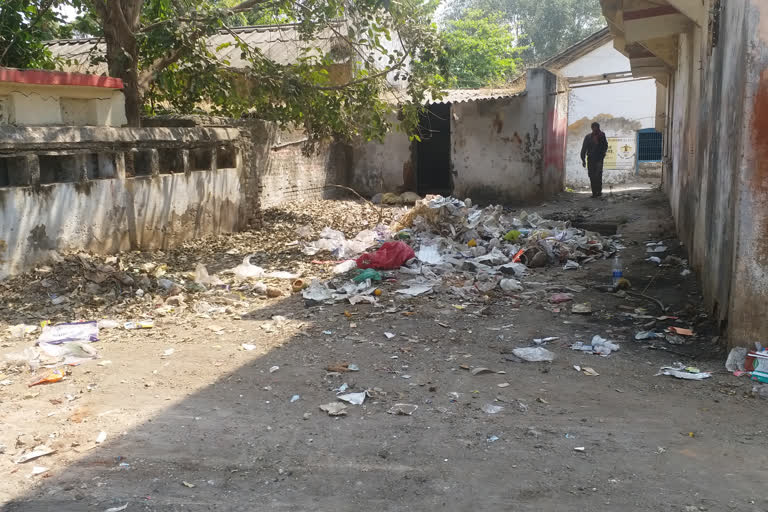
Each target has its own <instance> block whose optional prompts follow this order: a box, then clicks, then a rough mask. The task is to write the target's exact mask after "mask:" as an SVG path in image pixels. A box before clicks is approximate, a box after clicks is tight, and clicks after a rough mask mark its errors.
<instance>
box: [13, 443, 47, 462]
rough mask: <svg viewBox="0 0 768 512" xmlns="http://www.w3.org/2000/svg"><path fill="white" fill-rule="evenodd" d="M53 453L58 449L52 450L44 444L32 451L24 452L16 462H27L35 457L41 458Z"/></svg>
mask: <svg viewBox="0 0 768 512" xmlns="http://www.w3.org/2000/svg"><path fill="white" fill-rule="evenodd" d="M53 453H56V450H52V449H51V448H48V447H47V446H45V445H44V444H42V445H40V446H36V447H35V448H34V449H33V450H32V451H31V452H27V453H25V454H23V455H22V456H21V457H19V458H18V459H16V461H15V462H16V464H23V463H25V462H29V461H31V460H34V459H39V458H40V457H45V456H46V455H51V454H53Z"/></svg>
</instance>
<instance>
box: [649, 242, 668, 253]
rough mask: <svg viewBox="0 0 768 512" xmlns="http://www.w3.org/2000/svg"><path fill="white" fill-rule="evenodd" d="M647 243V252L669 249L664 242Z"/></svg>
mask: <svg viewBox="0 0 768 512" xmlns="http://www.w3.org/2000/svg"><path fill="white" fill-rule="evenodd" d="M645 245H646V246H647V247H646V249H645V252H648V253H657V252H665V251H666V250H667V247H666V246H665V245H664V244H663V243H662V242H651V243H648V244H645Z"/></svg>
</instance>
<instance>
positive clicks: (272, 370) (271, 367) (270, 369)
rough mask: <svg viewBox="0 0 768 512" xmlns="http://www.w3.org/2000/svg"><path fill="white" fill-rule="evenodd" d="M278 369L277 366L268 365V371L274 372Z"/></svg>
mask: <svg viewBox="0 0 768 512" xmlns="http://www.w3.org/2000/svg"><path fill="white" fill-rule="evenodd" d="M279 369H280V367H279V366H270V367H269V373H275V372H276V371H277V370H279Z"/></svg>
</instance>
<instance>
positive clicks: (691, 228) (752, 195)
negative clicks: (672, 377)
mask: <svg viewBox="0 0 768 512" xmlns="http://www.w3.org/2000/svg"><path fill="white" fill-rule="evenodd" d="M718 35H719V37H718V41H717V45H716V46H715V47H714V48H710V43H709V38H708V37H707V34H706V31H705V30H702V29H700V28H698V27H696V28H694V29H692V30H691V31H690V32H688V33H687V34H683V35H681V36H680V38H679V54H678V68H677V70H676V72H675V74H674V75H673V76H672V81H671V83H670V89H669V90H670V94H669V99H668V105H667V111H668V112H671V116H670V118H669V120H668V123H667V126H666V131H667V149H666V158H665V169H664V180H665V183H664V185H665V189H666V190H667V192H668V195H669V198H670V204H671V206H672V211H673V214H674V216H675V219H676V222H677V226H678V232H679V233H680V236H681V238H682V239H683V241H684V242H685V244H686V245H687V247H688V250H689V253H690V260H691V263H692V265H693V266H694V267H695V269H696V270H697V271H698V273H699V276H700V277H701V281H702V286H703V292H704V297H705V301H706V303H707V305H708V307H709V308H710V309H711V311H712V312H713V315H714V316H715V319H716V320H717V321H718V322H719V323H720V324H721V326H722V327H724V328H726V331H727V333H728V335H729V342H730V343H731V344H733V345H745V346H748V345H751V344H752V342H753V341H757V340H762V341H764V340H765V339H766V338H768V318H767V317H766V315H765V304H766V303H768V2H764V1H762V0H735V1H729V2H722V10H721V14H720V26H719V34H718ZM710 50H711V55H710Z"/></svg>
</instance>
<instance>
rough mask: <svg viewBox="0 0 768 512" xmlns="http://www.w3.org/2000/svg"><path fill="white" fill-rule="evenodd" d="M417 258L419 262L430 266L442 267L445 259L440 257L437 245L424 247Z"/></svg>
mask: <svg viewBox="0 0 768 512" xmlns="http://www.w3.org/2000/svg"><path fill="white" fill-rule="evenodd" d="M416 257H417V258H418V259H419V261H421V262H422V263H426V264H428V265H440V264H441V263H443V257H442V256H440V251H439V250H438V248H437V246H436V245H422V246H421V248H420V249H419V252H418V254H417V255H416Z"/></svg>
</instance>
